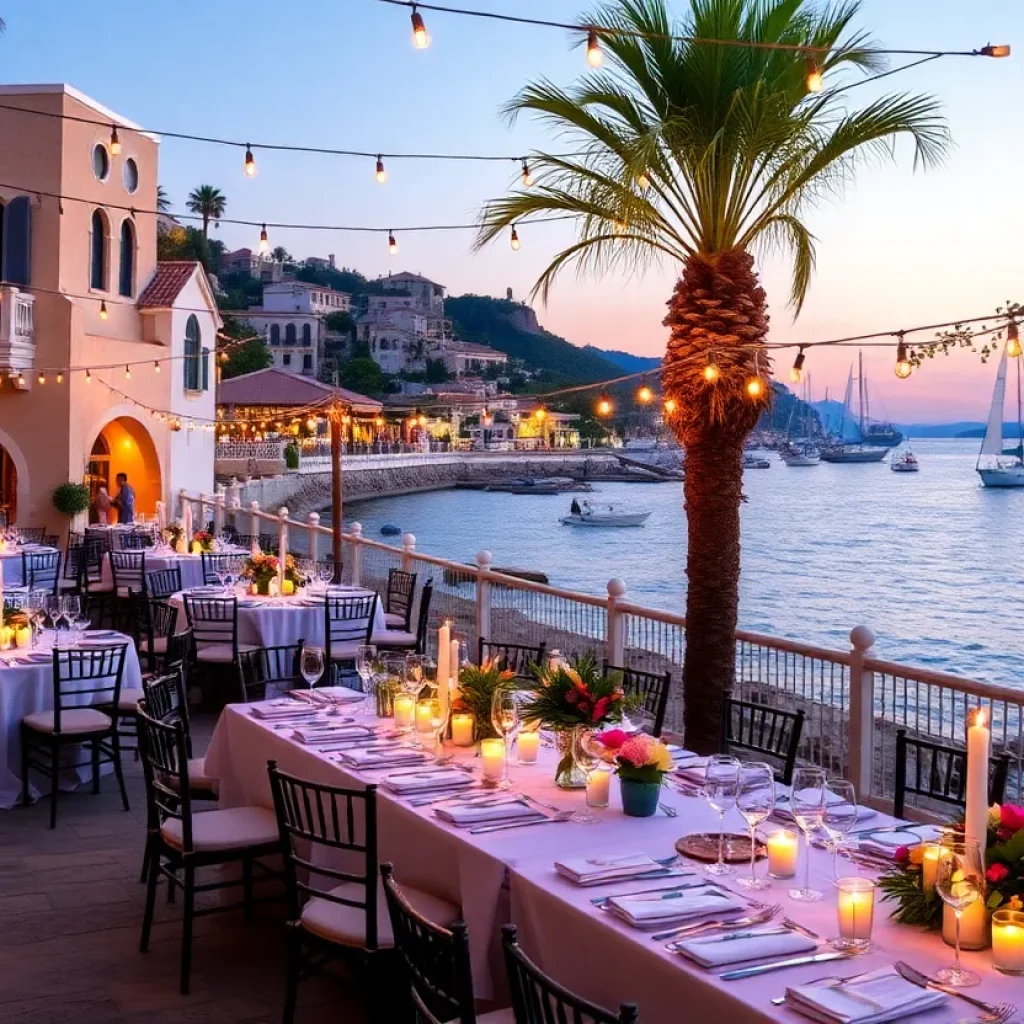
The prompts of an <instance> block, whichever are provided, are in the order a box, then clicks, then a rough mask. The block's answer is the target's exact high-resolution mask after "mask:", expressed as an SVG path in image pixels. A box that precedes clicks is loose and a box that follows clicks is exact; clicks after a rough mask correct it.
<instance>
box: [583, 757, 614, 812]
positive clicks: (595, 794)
mask: <svg viewBox="0 0 1024 1024" xmlns="http://www.w3.org/2000/svg"><path fill="white" fill-rule="evenodd" d="M611 782H612V773H611V772H610V771H609V770H608V769H607V768H604V767H598V768H595V769H594V770H593V771H592V772H591V773H590V774H589V775H588V776H587V806H588V807H607V806H608V790H609V789H610V788H611Z"/></svg>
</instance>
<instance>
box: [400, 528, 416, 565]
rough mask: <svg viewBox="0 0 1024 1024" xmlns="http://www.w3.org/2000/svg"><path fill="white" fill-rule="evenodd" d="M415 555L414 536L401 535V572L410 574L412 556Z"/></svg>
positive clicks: (410, 534)
mask: <svg viewBox="0 0 1024 1024" xmlns="http://www.w3.org/2000/svg"><path fill="white" fill-rule="evenodd" d="M415 553H416V534H415V533H403V534H402V572H412V556H413V555H414V554H415Z"/></svg>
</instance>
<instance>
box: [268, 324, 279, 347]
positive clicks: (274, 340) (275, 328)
mask: <svg viewBox="0 0 1024 1024" xmlns="http://www.w3.org/2000/svg"><path fill="white" fill-rule="evenodd" d="M270 344H271V345H280V344H281V325H280V324H271V325H270Z"/></svg>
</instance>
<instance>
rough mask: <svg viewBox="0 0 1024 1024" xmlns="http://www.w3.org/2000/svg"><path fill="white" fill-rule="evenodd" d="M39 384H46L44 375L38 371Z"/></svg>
mask: <svg viewBox="0 0 1024 1024" xmlns="http://www.w3.org/2000/svg"><path fill="white" fill-rule="evenodd" d="M39 383H40V384H45V383H46V374H45V373H43V372H42V371H40V373H39Z"/></svg>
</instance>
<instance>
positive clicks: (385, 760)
mask: <svg viewBox="0 0 1024 1024" xmlns="http://www.w3.org/2000/svg"><path fill="white" fill-rule="evenodd" d="M338 760H339V761H341V762H342V764H347V765H350V766H351V767H353V768H391V767H395V768H398V767H401V766H402V765H407V764H423V762H424V761H428V760H429V757H428V756H427V755H426V754H424V753H423V751H421V750H414V749H413V748H411V747H391V748H387V749H382V750H374V749H373V748H366V747H361V748H360V747H357V748H356V749H354V750H344V751H342V752H340V753H339V754H338Z"/></svg>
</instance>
